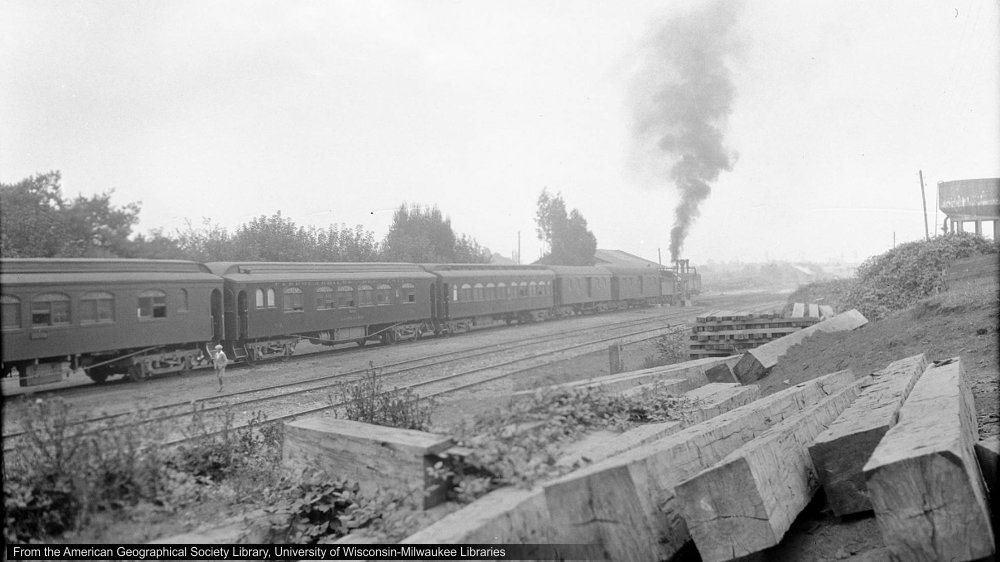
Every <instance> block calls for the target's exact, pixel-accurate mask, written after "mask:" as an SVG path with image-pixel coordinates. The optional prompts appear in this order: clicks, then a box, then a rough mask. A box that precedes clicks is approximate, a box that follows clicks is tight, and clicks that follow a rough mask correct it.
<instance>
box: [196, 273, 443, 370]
mask: <svg viewBox="0 0 1000 562" xmlns="http://www.w3.org/2000/svg"><path fill="white" fill-rule="evenodd" d="M207 266H208V268H209V269H210V270H211V271H212V272H213V273H215V274H216V275H218V276H219V277H221V278H222V279H223V282H224V284H225V292H224V297H223V300H224V309H225V314H224V316H225V337H224V340H225V343H224V348H225V349H226V351H227V353H230V354H231V355H230V356H231V357H234V358H236V359H245V360H247V361H251V362H252V361H254V360H257V359H262V358H265V357H268V356H273V355H278V354H280V355H284V356H290V355H291V354H292V353H293V352H294V349H295V345H296V344H297V343H298V341H299V339H300V338H307V339H309V340H310V341H313V342H314V343H320V344H325V345H334V344H338V343H350V342H356V343H357V344H358V345H365V343H366V342H367V341H368V340H369V339H370V338H376V337H377V338H379V339H381V340H382V341H384V342H386V343H392V342H394V341H396V340H397V339H400V338H406V337H414V338H415V337H418V336H419V335H420V334H421V333H422V332H423V331H428V330H431V329H433V327H432V324H431V294H432V286H433V284H434V281H435V276H434V275H432V274H430V273H427V272H426V271H424V270H423V269H422V268H420V267H419V266H416V265H413V264H405V263H290V262H275V263H265V262H239V263H235V262H214V263H209V264H207Z"/></svg>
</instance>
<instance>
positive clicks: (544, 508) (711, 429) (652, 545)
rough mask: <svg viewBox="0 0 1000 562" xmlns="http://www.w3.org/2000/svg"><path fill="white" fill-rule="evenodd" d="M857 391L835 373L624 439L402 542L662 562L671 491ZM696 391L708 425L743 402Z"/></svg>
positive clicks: (717, 389)
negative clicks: (815, 408) (567, 549)
mask: <svg viewBox="0 0 1000 562" xmlns="http://www.w3.org/2000/svg"><path fill="white" fill-rule="evenodd" d="M853 383H854V376H853V375H852V374H851V372H850V371H841V372H838V373H834V374H832V375H827V376H825V377H820V378H818V379H815V380H812V381H809V382H806V383H802V384H799V385H796V386H794V387H791V388H788V389H785V390H784V391H781V392H778V393H775V394H772V395H771V396H767V397H765V398H760V399H757V400H754V401H751V402H749V403H747V404H744V405H742V406H739V407H735V408H734V409H732V410H729V411H727V412H724V413H721V414H720V415H718V416H715V417H712V418H711V419H708V420H706V421H704V422H701V423H697V424H694V425H691V426H688V427H687V428H682V427H681V425H676V426H671V427H667V426H665V425H661V426H660V427H656V428H654V429H652V430H650V433H649V435H646V436H641V435H639V432H637V433H636V434H634V435H633V436H632V437H634V438H635V439H632V438H630V439H628V441H631V444H630V446H634V448H632V449H630V450H627V451H623V450H621V448H619V447H617V446H618V445H620V444H622V443H624V442H625V441H626V440H621V441H616V442H615V443H614V445H615V447H614V448H615V449H616V450H614V451H613V453H614V456H611V457H610V458H607V459H605V460H603V461H601V462H599V463H596V464H594V465H591V466H589V467H586V468H583V469H580V470H577V471H574V472H572V473H570V474H568V475H566V476H564V477H562V478H559V479H557V480H554V481H552V482H549V483H547V484H545V485H543V486H540V487H536V488H533V489H531V490H523V489H517V488H502V489H499V490H495V491H493V492H490V493H489V494H487V495H486V496H484V497H483V498H480V499H479V500H476V501H475V502H473V503H472V504H469V505H467V506H465V507H463V508H462V509H460V510H458V511H456V512H454V513H451V514H449V515H447V516H445V517H444V518H442V519H440V520H438V521H437V522H436V523H434V524H432V525H430V526H429V527H426V528H425V529H423V530H421V531H419V532H418V533H416V534H414V535H412V536H410V537H409V538H407V539H406V540H404V541H402V543H403V544H407V543H420V544H430V543H433V544H441V543H449V544H457V543H553V544H591V545H596V546H599V547H600V551H601V552H600V554H601V556H598V557H597V558H593V559H598V558H600V559H608V560H653V559H666V558H667V557H669V556H671V555H672V554H674V553H676V552H677V550H678V549H679V548H680V547H681V546H682V545H683V544H684V542H685V541H686V540H687V532H686V529H685V528H684V526H683V521H682V520H681V519H680V517H679V515H678V514H677V511H676V510H677V507H676V506H675V504H674V502H673V501H672V500H671V498H672V495H673V486H674V485H676V483H678V482H680V481H681V480H682V479H683V478H685V477H687V476H689V475H691V474H694V473H695V472H697V471H699V470H701V469H702V468H705V467H706V466H708V465H709V464H711V463H712V462H715V461H716V460H718V459H721V458H722V457H723V456H725V455H726V454H728V452H729V451H731V450H733V449H735V448H736V447H738V446H740V445H742V444H743V443H745V442H746V441H748V440H750V439H753V437H754V436H755V435H758V434H760V433H761V432H762V431H764V430H765V429H766V428H767V427H769V426H771V425H773V424H775V423H777V422H778V421H780V420H782V419H784V418H786V417H788V416H791V415H794V414H795V413H796V412H798V411H800V410H801V409H802V408H804V407H808V406H809V405H811V404H815V403H818V402H819V401H821V400H822V399H823V398H825V397H826V396H828V395H830V394H831V393H835V392H837V391H838V390H840V389H843V388H846V387H847V386H850V385H851V384H853ZM748 388H751V389H753V387H748ZM692 392H695V394H694V395H693V396H699V397H701V399H703V400H705V401H706V402H705V404H704V405H705V406H706V408H705V410H706V411H705V414H704V415H705V416H711V415H712V414H714V413H716V412H719V411H720V410H722V409H725V408H727V407H731V406H735V405H736V404H739V403H740V400H742V399H743V398H739V397H741V396H742V397H746V396H747V395H746V394H742V393H738V392H736V391H735V390H734V389H733V387H731V386H723V385H716V386H714V387H712V388H704V389H701V390H698V391H692ZM689 394H690V393H689ZM666 423H667V424H674V423H676V422H666ZM637 429H638V428H637ZM633 431H637V430H633ZM643 437H646V438H648V439H649V440H651V441H649V442H647V439H645V438H643ZM660 523H664V524H666V526H661V525H660ZM678 525H679V527H678Z"/></svg>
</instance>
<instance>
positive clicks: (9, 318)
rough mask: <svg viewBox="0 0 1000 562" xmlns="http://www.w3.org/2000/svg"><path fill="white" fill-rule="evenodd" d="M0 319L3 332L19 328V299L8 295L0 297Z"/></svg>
mask: <svg viewBox="0 0 1000 562" xmlns="http://www.w3.org/2000/svg"><path fill="white" fill-rule="evenodd" d="M0 318H2V319H3V321H2V326H3V329H4V330H12V329H15V328H20V327H21V299H19V298H17V297H12V296H10V295H0Z"/></svg>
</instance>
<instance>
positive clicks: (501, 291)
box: [497, 283, 507, 299]
mask: <svg viewBox="0 0 1000 562" xmlns="http://www.w3.org/2000/svg"><path fill="white" fill-rule="evenodd" d="M497 298H498V299H505V298H507V284H506V283H499V284H497Z"/></svg>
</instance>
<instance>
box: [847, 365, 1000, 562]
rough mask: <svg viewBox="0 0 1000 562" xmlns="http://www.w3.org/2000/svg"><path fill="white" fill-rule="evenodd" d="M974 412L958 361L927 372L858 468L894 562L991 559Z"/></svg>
mask: <svg viewBox="0 0 1000 562" xmlns="http://www.w3.org/2000/svg"><path fill="white" fill-rule="evenodd" d="M976 427H977V426H976V412H975V405H974V403H973V400H972V392H971V391H970V390H969V387H968V384H967V382H966V381H965V373H964V371H963V369H962V363H961V360H960V359H959V358H958V357H955V358H953V359H950V360H948V361H943V362H937V363H935V364H934V365H932V366H931V367H930V368H928V369H927V370H926V371H925V372H924V374H923V376H921V377H920V380H919V381H917V384H916V385H914V387H913V390H912V391H910V396H909V398H908V399H907V400H906V403H905V404H903V407H902V408H900V410H899V421H898V422H897V423H896V425H895V426H893V428H892V429H890V430H889V431H888V432H887V433H886V434H885V437H883V438H882V441H881V442H880V443H879V444H878V447H876V448H875V452H874V453H872V456H871V459H870V460H869V461H868V463H867V464H866V465H865V467H864V472H865V481H866V482H867V484H868V492H869V494H871V501H872V506H873V507H874V509H875V520H876V522H877V523H878V526H879V529H880V530H881V531H882V538H883V539H884V540H885V544H886V547H888V549H889V551H890V553H891V555H892V557H893V558H894V559H897V560H905V561H922V560H956V561H961V560H976V559H979V558H984V557H986V556H990V555H992V554H993V552H994V542H993V530H992V528H991V525H990V516H989V509H988V507H987V505H986V492H985V490H984V489H983V480H982V474H981V473H980V471H979V465H978V463H977V462H976V455H975V452H974V451H973V447H974V445H975V442H976V435H977V429H976Z"/></svg>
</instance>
